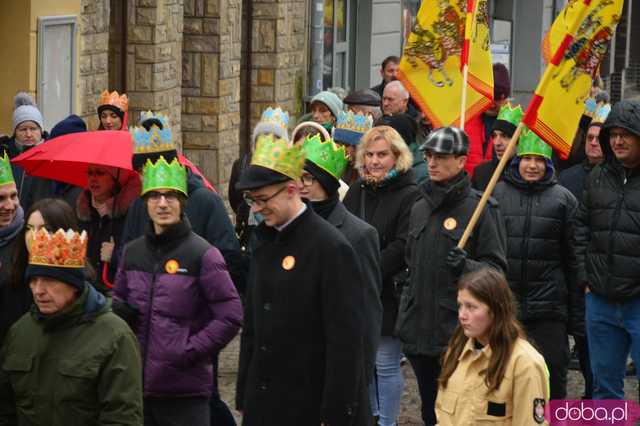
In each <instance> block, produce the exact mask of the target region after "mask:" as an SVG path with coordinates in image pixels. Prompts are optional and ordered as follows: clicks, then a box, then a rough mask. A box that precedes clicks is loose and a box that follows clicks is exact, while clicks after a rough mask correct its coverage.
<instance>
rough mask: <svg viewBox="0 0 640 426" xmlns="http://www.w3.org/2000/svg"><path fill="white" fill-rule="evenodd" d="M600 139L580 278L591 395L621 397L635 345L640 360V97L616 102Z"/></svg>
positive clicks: (582, 231)
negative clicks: (588, 353) (599, 157)
mask: <svg viewBox="0 0 640 426" xmlns="http://www.w3.org/2000/svg"><path fill="white" fill-rule="evenodd" d="M600 146H601V148H602V152H603V154H604V161H603V162H602V163H601V164H599V165H597V166H595V167H594V168H593V170H592V171H591V173H590V174H589V176H588V177H587V180H586V182H585V190H584V197H583V200H582V203H581V205H580V211H579V214H578V227H577V231H576V239H577V242H578V245H577V249H578V261H579V262H580V266H581V268H580V269H579V276H578V282H579V283H580V284H581V285H582V287H583V288H584V289H585V292H586V296H585V297H586V324H587V339H588V342H589V349H590V355H591V367H592V369H593V385H594V389H593V397H594V399H623V398H624V389H623V386H622V384H623V380H622V379H623V378H624V374H625V368H626V360H627V356H628V355H629V352H631V357H632V358H633V361H634V364H635V365H636V366H639V365H640V257H639V256H638V247H640V102H637V101H636V102H634V101H621V102H618V103H617V104H615V105H614V106H613V108H612V109H611V113H610V114H609V116H608V117H607V120H606V121H605V123H604V125H603V126H602V130H601V131H600ZM638 371H640V369H638Z"/></svg>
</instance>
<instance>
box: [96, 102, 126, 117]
mask: <svg viewBox="0 0 640 426" xmlns="http://www.w3.org/2000/svg"><path fill="white" fill-rule="evenodd" d="M105 109H108V110H111V111H113V112H114V113H115V114H116V115H117V116H118V117H120V120H124V111H123V110H121V109H120V108H118V107H117V106H115V105H100V106H99V107H98V117H100V114H102V111H104V110H105Z"/></svg>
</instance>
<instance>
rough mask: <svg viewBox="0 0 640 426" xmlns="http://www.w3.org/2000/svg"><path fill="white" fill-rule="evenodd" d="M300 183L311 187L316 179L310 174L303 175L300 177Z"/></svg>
mask: <svg viewBox="0 0 640 426" xmlns="http://www.w3.org/2000/svg"><path fill="white" fill-rule="evenodd" d="M300 181H301V182H302V184H303V185H304V186H311V185H313V182H315V181H316V178H315V177H314V176H313V175H312V174H303V175H302V176H301V177H300Z"/></svg>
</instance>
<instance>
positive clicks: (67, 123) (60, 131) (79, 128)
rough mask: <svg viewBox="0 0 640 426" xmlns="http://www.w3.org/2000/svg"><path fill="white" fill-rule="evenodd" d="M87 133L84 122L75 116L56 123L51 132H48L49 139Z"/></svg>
mask: <svg viewBox="0 0 640 426" xmlns="http://www.w3.org/2000/svg"><path fill="white" fill-rule="evenodd" d="M86 131H87V125H86V124H85V122H84V120H83V119H82V118H80V117H78V116H77V115H75V114H71V115H70V116H68V117H67V118H65V119H64V120H62V121H60V122H58V124H56V125H55V126H53V129H51V132H49V138H50V139H53V138H57V137H58V136H64V135H69V134H71V133H81V132H86Z"/></svg>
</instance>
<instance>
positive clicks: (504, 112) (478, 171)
mask: <svg viewBox="0 0 640 426" xmlns="http://www.w3.org/2000/svg"><path fill="white" fill-rule="evenodd" d="M523 115H524V111H522V108H521V107H520V106H519V105H518V106H517V107H515V108H514V107H512V106H511V104H506V105H503V106H502V108H500V112H499V113H498V117H497V118H496V119H495V121H494V122H493V125H492V127H491V141H492V143H493V152H494V154H495V155H494V156H493V157H492V158H491V160H488V161H485V162H484V163H481V164H479V165H478V166H477V167H476V168H475V170H474V172H473V177H472V178H471V187H472V188H473V189H477V190H478V191H481V192H482V191H484V190H485V189H486V188H487V185H488V184H489V181H490V180H491V177H492V176H493V173H494V172H495V171H496V167H498V162H499V161H500V159H501V158H502V156H503V155H504V152H505V151H506V149H507V145H509V142H510V141H511V137H512V136H513V134H514V133H515V132H516V128H517V126H518V124H519V123H520V120H522V116H523ZM514 155H515V150H514V152H512V153H511V157H513V156H514ZM508 168H509V166H508V165H507V166H506V167H505V168H504V170H507V169H508ZM503 177H504V171H503V173H502V176H500V179H499V180H502V178H503Z"/></svg>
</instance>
